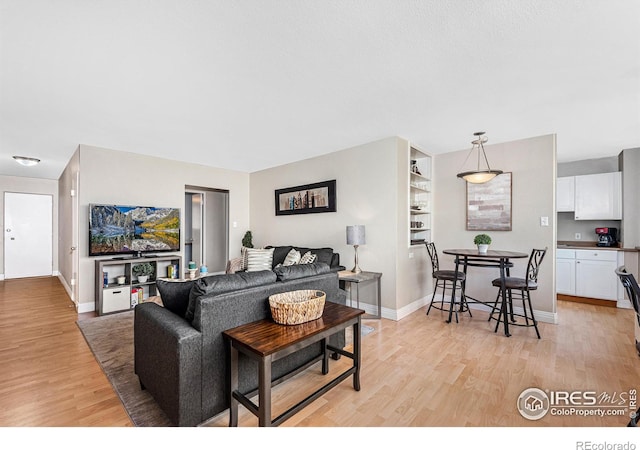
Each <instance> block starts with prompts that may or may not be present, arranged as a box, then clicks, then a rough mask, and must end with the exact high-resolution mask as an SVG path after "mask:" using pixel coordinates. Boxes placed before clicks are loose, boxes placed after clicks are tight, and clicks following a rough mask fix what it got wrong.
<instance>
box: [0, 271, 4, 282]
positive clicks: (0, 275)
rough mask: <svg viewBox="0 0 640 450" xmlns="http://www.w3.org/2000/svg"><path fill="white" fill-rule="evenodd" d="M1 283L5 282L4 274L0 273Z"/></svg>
mask: <svg viewBox="0 0 640 450" xmlns="http://www.w3.org/2000/svg"><path fill="white" fill-rule="evenodd" d="M0 281H4V274H3V273H0Z"/></svg>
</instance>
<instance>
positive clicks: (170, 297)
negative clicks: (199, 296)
mask: <svg viewBox="0 0 640 450" xmlns="http://www.w3.org/2000/svg"><path fill="white" fill-rule="evenodd" d="M194 283H195V280H186V281H181V280H171V281H170V280H163V279H157V280H156V288H157V289H158V293H160V298H161V299H162V304H163V305H164V307H165V308H167V309H168V310H169V311H171V312H173V313H174V314H177V315H179V316H180V317H184V315H185V313H186V312H187V307H188V306H189V293H190V292H191V288H192V287H193V284H194Z"/></svg>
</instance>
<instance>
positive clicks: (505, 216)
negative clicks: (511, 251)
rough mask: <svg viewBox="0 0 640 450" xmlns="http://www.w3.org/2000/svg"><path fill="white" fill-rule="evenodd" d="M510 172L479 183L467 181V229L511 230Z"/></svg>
mask: <svg viewBox="0 0 640 450" xmlns="http://www.w3.org/2000/svg"><path fill="white" fill-rule="evenodd" d="M511 185H512V181H511V172H505V173H502V174H500V175H497V176H496V177H495V178H493V179H492V180H490V181H487V182H486V183H481V184H474V183H469V182H467V230H468V231H511V197H512V195H511Z"/></svg>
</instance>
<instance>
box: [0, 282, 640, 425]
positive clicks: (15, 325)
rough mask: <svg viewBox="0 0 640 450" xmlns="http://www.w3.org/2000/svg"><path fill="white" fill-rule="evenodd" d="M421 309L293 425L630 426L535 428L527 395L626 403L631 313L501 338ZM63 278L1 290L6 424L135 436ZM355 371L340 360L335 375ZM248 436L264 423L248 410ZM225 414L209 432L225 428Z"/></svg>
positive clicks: (1, 285) (299, 381)
mask: <svg viewBox="0 0 640 450" xmlns="http://www.w3.org/2000/svg"><path fill="white" fill-rule="evenodd" d="M425 311H426V310H425V309H424V308H423V309H421V310H419V311H417V312H415V313H413V314H412V315H410V316H409V317H407V318H405V319H403V320H401V321H398V322H396V321H391V320H385V319H382V320H366V321H365V323H366V324H368V325H370V326H373V327H374V328H375V331H374V332H372V333H371V334H369V335H368V336H365V337H364V338H363V340H362V346H363V347H362V351H363V362H362V375H361V384H362V389H361V391H359V392H356V391H354V390H353V388H352V384H351V381H350V380H347V381H344V382H343V383H341V384H340V385H338V386H337V387H336V388H334V389H333V390H331V391H329V392H328V393H326V394H325V395H324V396H323V397H322V398H320V399H318V400H316V401H315V402H314V403H312V404H311V405H310V406H308V407H307V408H305V409H304V410H302V411H301V412H300V413H298V414H297V415H296V416H294V417H293V418H292V419H290V420H289V421H287V422H286V423H285V424H284V426H297V427H311V426H320V427H321V426H332V427H333V426H336V427H346V426H348V427H380V426H386V427H399V426H406V427H424V426H473V427H476V426H478V427H484V426H547V427H548V426H551V427H565V426H578V427H580V426H590V427H594V426H596V427H602V426H624V425H625V424H626V423H627V422H628V420H629V418H628V416H622V417H611V416H610V417H578V416H575V415H572V416H563V417H559V416H551V415H550V414H547V416H545V417H544V418H543V419H541V420H539V421H528V420H526V419H524V418H522V417H521V416H520V414H519V413H518V411H517V409H516V401H517V398H518V396H519V395H520V393H521V392H522V391H523V390H524V389H525V388H529V387H538V388H540V389H543V390H569V391H574V390H590V391H596V392H598V393H609V394H614V393H617V394H620V393H621V392H628V391H629V390H630V389H637V388H638V380H639V379H640V377H639V375H640V358H638V356H637V354H636V353H635V350H634V345H633V343H634V338H633V313H632V311H630V310H620V309H614V308H607V307H603V306H597V305H587V304H580V303H571V302H559V305H558V315H559V321H560V323H559V324H558V325H551V324H540V332H541V334H542V339H541V340H538V339H536V337H535V332H534V331H533V330H532V329H522V328H515V329H514V330H513V336H512V337H510V338H507V337H505V336H504V335H502V334H501V333H497V334H494V333H493V326H492V325H490V324H489V323H488V322H487V321H486V318H487V315H486V313H483V312H479V311H478V312H474V317H473V318H469V317H467V316H463V317H461V320H460V323H458V324H455V323H452V324H446V323H444V315H442V314H443V313H441V312H440V311H434V310H432V312H431V314H430V315H429V316H426V315H425ZM76 320H77V314H76V313H75V310H74V308H73V306H72V304H71V302H70V300H69V299H68V297H67V295H66V293H65V291H64V289H63V288H62V286H61V285H60V283H59V281H58V280H57V279H56V278H37V279H23V280H7V281H0V361H1V362H2V363H1V364H0V405H1V406H2V407H1V408H0V426H118V427H122V426H131V423H130V421H129V419H128V416H127V414H126V412H125V411H124V409H123V407H122V405H121V403H120V401H119V399H118V397H117V395H116V394H115V392H114V391H113V389H112V388H111V385H110V383H109V381H108V380H107V378H106V377H105V375H104V374H103V372H102V370H101V369H100V367H99V365H98V364H97V362H96V361H95V359H94V357H93V354H92V353H91V351H90V349H89V347H88V346H87V344H86V343H85V340H84V338H83V336H82V334H81V333H80V330H79V329H78V327H77V326H76V324H75V321H76ZM347 363H348V360H347V359H346V358H342V359H341V360H340V361H338V362H333V365H332V368H331V374H336V373H337V371H338V370H339V369H342V368H344V366H345V365H346V364H347ZM323 382H324V379H323V377H322V376H321V375H320V374H319V368H317V367H313V368H311V369H310V370H309V371H307V372H305V373H303V374H301V375H299V376H297V377H295V378H294V379H292V380H289V381H288V382H286V383H283V384H282V385H279V386H277V387H276V388H275V389H274V414H278V413H279V412H281V411H282V410H284V409H285V408H287V407H289V406H291V405H292V404H293V403H295V402H296V401H297V400H299V399H300V398H301V396H304V394H305V393H309V392H311V391H313V390H314V388H315V387H316V386H318V385H319V384H321V383H323ZM240 411H241V415H240V426H255V425H256V424H257V420H256V419H255V418H254V417H253V416H251V415H250V414H249V413H247V412H246V410H244V408H243V407H240ZM227 421H228V416H227V414H221V415H220V416H218V417H216V418H214V419H212V420H211V421H210V422H209V423H207V425H208V426H211V427H218V426H226V425H227Z"/></svg>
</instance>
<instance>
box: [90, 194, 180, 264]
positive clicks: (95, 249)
mask: <svg viewBox="0 0 640 450" xmlns="http://www.w3.org/2000/svg"><path fill="white" fill-rule="evenodd" d="M175 251H180V208H158V207H150V206H124V205H97V204H91V205H89V256H102V255H120V254H133V255H136V254H137V255H141V254H143V253H158V252H175Z"/></svg>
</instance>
